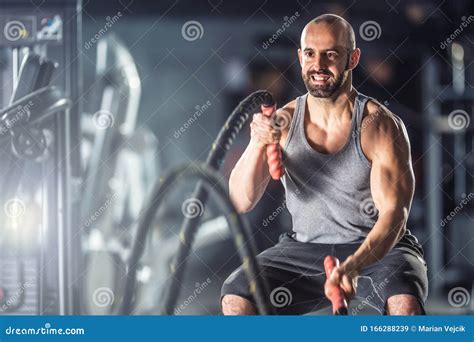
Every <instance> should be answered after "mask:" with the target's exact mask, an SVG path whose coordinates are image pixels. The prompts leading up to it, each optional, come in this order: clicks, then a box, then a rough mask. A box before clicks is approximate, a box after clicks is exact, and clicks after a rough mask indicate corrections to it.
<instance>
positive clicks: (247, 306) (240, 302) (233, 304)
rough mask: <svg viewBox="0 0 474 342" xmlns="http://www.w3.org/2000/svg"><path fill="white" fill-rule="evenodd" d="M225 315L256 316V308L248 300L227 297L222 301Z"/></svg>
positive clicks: (233, 296)
mask: <svg viewBox="0 0 474 342" xmlns="http://www.w3.org/2000/svg"><path fill="white" fill-rule="evenodd" d="M221 306H222V313H223V314H224V315H256V314H257V310H256V309H255V306H254V305H253V304H252V302H250V301H249V300H248V299H245V298H243V297H240V296H236V295H230V294H229V295H225V296H224V297H223V298H222V301H221Z"/></svg>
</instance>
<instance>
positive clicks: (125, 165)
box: [81, 34, 159, 314]
mask: <svg viewBox="0 0 474 342" xmlns="http://www.w3.org/2000/svg"><path fill="white" fill-rule="evenodd" d="M93 94H97V96H96V97H93V98H92V99H91V101H90V103H91V104H92V108H89V109H92V112H94V114H89V113H84V114H83V115H82V118H81V119H82V121H81V124H82V147H83V153H82V157H83V161H84V165H85V174H84V182H83V184H82V204H83V205H82V213H81V217H82V218H81V223H82V225H83V226H82V230H83V232H84V236H83V242H84V244H83V252H84V254H83V255H84V268H85V269H84V274H85V277H84V281H82V284H83V286H82V289H83V294H84V296H83V297H84V301H83V303H82V304H83V306H82V311H83V312H86V313H90V314H111V313H112V312H114V309H115V306H114V304H111V305H106V306H103V305H100V303H99V305H97V301H95V302H94V298H95V297H96V296H95V295H94V293H95V291H96V290H97V289H100V288H107V289H109V291H111V292H112V293H114V295H115V296H116V297H117V298H118V297H120V296H121V295H122V292H123V286H121V285H122V282H121V280H122V279H123V277H124V276H125V271H126V260H127V259H128V258H129V256H130V252H131V245H132V244H133V236H134V235H135V233H136V228H137V227H136V222H137V221H138V217H139V214H140V209H141V207H142V206H143V203H144V201H145V199H146V198H147V197H148V195H149V193H150V190H151V189H152V186H153V184H154V182H155V180H156V179H158V178H159V161H158V160H157V157H156V155H157V150H158V140H157V139H156V137H155V135H154V134H153V133H152V132H151V131H150V130H149V129H148V128H147V127H140V128H137V127H136V122H137V117H138V113H139V102H140V97H141V81H140V77H139V74H138V71H137V67H136V64H135V61H134V59H133V57H132V55H131V53H130V51H129V50H128V49H127V47H126V46H125V44H124V43H123V42H122V41H121V40H120V39H119V38H118V37H117V36H116V35H114V34H107V35H106V36H104V37H102V38H101V39H100V40H98V42H97V54H96V71H95V79H94V92H93Z"/></svg>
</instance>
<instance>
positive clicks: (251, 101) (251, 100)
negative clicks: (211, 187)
mask: <svg viewBox="0 0 474 342" xmlns="http://www.w3.org/2000/svg"><path fill="white" fill-rule="evenodd" d="M274 104H275V100H274V99H273V96H272V95H271V93H269V92H268V91H265V90H258V91H256V92H254V93H252V94H250V95H249V96H247V97H246V98H245V99H244V100H242V101H241V102H240V103H239V104H238V105H237V107H236V108H235V109H234V110H233V111H232V113H231V114H230V116H229V118H228V119H227V120H226V122H225V124H224V127H222V128H221V130H220V132H219V134H218V135H217V138H216V140H215V141H214V143H213V144H212V149H211V151H210V152H209V155H208V156H207V159H206V163H205V165H206V166H207V167H209V168H211V169H213V170H218V169H219V167H220V165H221V164H222V162H223V160H224V158H225V153H226V152H227V151H228V150H229V149H230V147H231V145H232V142H233V141H234V139H235V137H236V135H237V134H238V133H239V132H240V130H241V129H242V127H243V125H244V124H245V123H246V122H247V121H248V119H249V115H250V113H254V112H256V111H257V110H259V109H260V108H261V106H262V105H264V106H266V107H273V105H274ZM192 198H196V199H198V200H199V201H201V203H202V204H203V205H205V204H206V202H207V199H208V195H207V192H206V190H205V189H204V187H203V186H202V183H201V182H199V183H198V184H197V185H196V187H195V189H194V192H193V195H192ZM199 220H200V216H197V217H187V218H185V220H184V222H183V224H182V226H181V229H180V232H181V235H182V236H183V239H182V241H185V243H181V244H180V246H179V249H178V252H177V254H176V257H175V260H174V261H173V264H174V265H178V267H177V268H176V271H175V273H174V277H171V280H170V283H169V286H167V287H166V288H167V289H168V292H167V294H166V295H165V297H164V298H165V312H166V313H167V314H168V315H171V314H172V313H173V309H174V307H175V303H176V298H177V296H178V292H179V288H180V284H181V282H182V278H183V269H184V267H185V264H186V260H187V258H188V256H189V251H190V248H189V247H190V246H191V245H192V244H193V242H194V238H195V234H196V227H197V225H198V224H199ZM181 235H180V236H181Z"/></svg>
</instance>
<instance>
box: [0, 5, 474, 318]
mask: <svg viewBox="0 0 474 342" xmlns="http://www.w3.org/2000/svg"><path fill="white" fill-rule="evenodd" d="M473 9H474V5H473V3H472V1H468V0H460V1H450V2H448V1H442V0H439V1H438V0H426V1H425V0H424V1H400V0H385V1H375V0H374V1H356V0H353V1H314V0H313V1H312V0H297V1H287V2H281V1H278V2H277V1H269V0H257V1H248V0H241V1H238V2H231V1H223V0H208V1H200V2H196V1H194V2H193V1H190V0H176V1H159V2H152V1H145V0H118V1H115V0H106V1H92V0H84V1H82V2H80V1H79V2H78V1H74V0H68V1H66V0H41V1H39V0H38V1H37V0H31V1H23V0H16V1H4V0H2V1H0V28H2V30H1V31H0V85H1V90H2V91H1V95H0V108H2V109H1V122H0V140H1V142H2V144H1V145H0V146H1V154H2V155H1V158H0V181H1V183H0V186H1V189H2V191H1V193H0V201H1V203H0V204H1V206H2V210H1V212H0V217H1V221H0V222H1V226H0V246H1V247H0V314H25V315H38V314H117V313H118V312H119V307H120V305H121V302H122V300H123V297H124V295H129V294H125V293H124V286H125V279H126V271H127V264H128V262H129V260H130V254H131V250H132V246H133V243H134V239H135V236H136V232H137V222H138V220H139V218H140V213H141V212H142V209H143V208H144V206H145V205H146V204H147V198H148V196H150V192H151V190H152V188H153V185H154V184H155V182H159V181H160V180H163V177H165V175H166V174H167V173H168V172H169V171H170V170H171V169H173V168H174V167H176V166H178V165H183V164H189V163H191V164H199V163H202V162H204V160H205V158H206V156H207V155H208V153H209V152H210V150H211V146H212V143H213V141H214V139H215V138H216V136H217V133H218V132H219V130H220V128H221V127H222V126H223V125H224V122H225V120H226V119H227V118H228V116H229V114H230V113H231V111H232V109H233V108H234V107H235V106H236V105H237V104H238V103H239V102H240V101H241V100H242V99H243V98H245V97H246V96H247V95H248V94H250V93H251V92H253V91H255V90H258V89H266V90H269V91H271V92H272V93H273V95H274V96H275V98H276V100H277V102H278V104H279V105H280V106H281V105H284V104H285V103H286V102H288V101H290V100H292V99H294V98H295V97H297V96H300V95H302V94H304V93H305V92H306V90H305V87H304V84H303V82H302V80H301V77H300V68H299V63H298V60H297V48H298V46H299V36H300V33H301V30H302V29H303V27H304V25H305V24H306V23H307V22H308V21H309V20H311V19H312V18H314V17H316V16H318V15H320V14H323V13H334V14H338V15H341V16H343V17H344V18H345V19H347V20H348V21H349V22H350V23H351V24H352V25H353V27H354V30H355V32H356V42H357V45H358V47H359V48H361V50H362V57H361V62H360V64H359V66H358V67H357V69H356V70H355V71H354V86H355V88H356V89H357V90H358V91H360V92H362V93H364V94H367V95H369V96H372V97H374V98H376V99H378V100H379V101H380V102H381V103H383V104H385V105H386V106H387V107H388V108H389V109H390V110H391V111H392V112H394V113H396V114H398V115H399V116H400V117H401V118H402V119H403V120H404V122H405V124H406V126H407V128H408V133H409V136H410V141H411V146H412V159H413V165H414V169H415V176H416V193H415V198H414V201H413V206H412V210H411V215H410V219H409V224H408V226H409V229H410V230H412V232H413V233H414V234H415V235H416V236H417V237H418V239H419V241H420V242H421V243H422V245H423V247H424V249H425V258H426V260H427V263H428V269H429V279H430V293H429V298H428V302H427V307H426V310H427V312H428V314H433V315H439V314H472V313H473V312H474V302H473V300H472V299H471V298H472V296H473V279H474V267H473V263H474V242H473V241H474V225H473V220H474V210H473V203H474V201H471V200H472V198H473V197H474V194H473V179H472V175H473V170H474V155H473V153H472V147H473V124H472V123H471V120H472V112H473V108H474V105H473V104H474V102H473V100H474V65H473V61H474V59H473V56H474V23H473V22H474V16H473V15H474V11H473ZM248 140H249V129H248V127H247V126H244V127H243V129H242V132H241V133H240V134H239V135H238V136H237V138H236V141H235V142H234V144H233V145H232V147H231V149H230V151H229V152H228V153H227V155H226V159H225V163H224V165H223V166H222V168H221V172H220V176H221V178H222V181H223V182H226V181H227V179H228V176H229V174H230V171H231V170H232V167H233V165H234V164H235V162H236V161H237V160H238V158H239V156H240V155H241V153H242V152H243V150H244V148H245V147H246V144H247V143H248ZM195 185H196V180H193V179H191V178H189V179H186V180H182V181H180V182H179V184H177V185H176V186H175V187H174V189H173V190H174V191H172V193H170V194H169V195H168V197H167V200H166V201H165V203H164V205H163V206H161V207H160V209H159V210H158V212H157V214H156V218H155V220H154V223H153V227H152V229H150V232H149V234H148V235H147V238H146V243H145V244H143V245H142V246H141V248H142V252H143V256H142V257H141V258H140V261H139V263H138V264H137V274H136V280H137V286H136V287H135V291H134V298H135V306H136V307H135V310H134V313H136V314H158V313H160V312H161V309H162V307H163V293H164V291H165V289H166V286H167V283H168V282H169V278H170V271H169V264H170V262H171V260H172V259H173V256H174V254H175V252H176V250H177V248H178V244H179V231H180V227H181V225H182V222H183V220H184V219H185V218H186V217H188V216H189V215H191V216H192V215H194V216H196V215H198V216H199V217H200V225H199V232H198V233H197V236H196V241H195V243H194V245H193V247H192V250H191V251H190V254H189V257H188V258H187V259H186V268H185V271H184V275H185V276H184V278H183V279H181V281H180V282H179V284H180V288H179V294H180V295H179V298H178V300H177V306H176V309H175V311H174V313H175V314H182V315H186V314H196V315H210V314H212V315H215V314H220V307H219V296H220V288H221V285H222V283H223V281H224V280H225V279H226V278H227V277H228V276H229V275H230V273H231V272H232V271H233V270H234V269H235V268H236V267H237V266H239V265H240V263H241V262H240V260H239V257H238V254H237V253H236V249H235V247H234V242H233V238H232V235H231V234H230V232H229V229H228V225H227V221H226V219H225V217H224V216H222V213H221V212H220V210H219V208H218V204H219V203H218V201H217V200H215V199H214V198H213V197H212V196H211V198H210V200H209V201H208V202H207V203H206V205H205V206H204V205H202V204H203V203H199V202H198V203H192V205H193V207H192V208H187V207H186V206H185V204H186V205H187V204H189V201H188V200H189V198H190V196H192V191H193V188H194V187H195ZM189 210H191V211H190V212H189ZM196 210H197V212H196ZM196 213H197V214H196ZM188 218H189V217H188ZM245 219H246V220H247V221H248V223H249V227H250V231H251V235H252V237H253V239H254V241H255V245H256V247H257V250H258V251H261V250H263V249H265V248H268V247H270V246H272V245H273V244H275V243H276V242H277V241H278V236H279V235H280V234H281V233H283V232H288V231H290V230H291V217H290V216H289V214H288V212H287V211H286V209H285V204H284V194H283V188H282V186H281V184H280V183H279V182H272V183H271V184H270V186H269V188H268V190H267V192H266V193H265V195H264V197H263V199H262V201H261V202H260V203H259V205H258V206H257V207H256V208H255V209H254V210H253V211H252V212H251V213H249V214H247V215H245ZM358 305H359V306H358ZM352 307H353V308H357V309H353V310H352V313H353V314H377V313H376V312H375V311H374V310H373V309H371V308H370V307H368V306H367V305H366V303H365V302H364V299H363V298H359V299H358V301H354V302H353V304H352ZM328 313H329V311H326V310H323V311H319V312H315V314H328Z"/></svg>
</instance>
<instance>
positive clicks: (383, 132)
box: [221, 14, 428, 315]
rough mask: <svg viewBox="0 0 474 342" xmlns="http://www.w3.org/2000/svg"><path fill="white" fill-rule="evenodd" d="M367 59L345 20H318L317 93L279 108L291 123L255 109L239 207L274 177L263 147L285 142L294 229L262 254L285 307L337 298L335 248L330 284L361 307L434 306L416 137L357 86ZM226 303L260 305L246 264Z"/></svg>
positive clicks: (234, 185) (314, 33) (312, 84)
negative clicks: (329, 258)
mask: <svg viewBox="0 0 474 342" xmlns="http://www.w3.org/2000/svg"><path fill="white" fill-rule="evenodd" d="M360 56H361V51H360V49H358V48H357V47H356V43H355V35H354V30H353V28H352V27H351V25H350V24H349V23H348V22H347V21H345V20H344V19H343V18H341V17H339V16H336V15H332V14H325V15H321V16H319V17H317V18H315V19H314V20H312V21H311V22H309V23H308V24H307V25H306V26H305V28H304V30H303V32H302V35H301V48H300V49H299V50H298V58H299V62H300V65H301V75H302V78H303V81H304V83H305V85H306V89H307V90H308V92H307V93H306V94H304V95H302V96H300V97H298V98H296V99H295V100H293V101H291V102H290V103H288V104H286V105H285V106H284V107H282V108H281V109H280V110H279V111H278V112H277V114H278V115H283V116H285V119H286V120H287V121H288V122H290V124H289V125H288V127H275V125H274V124H272V121H271V120H270V119H269V118H267V117H265V116H263V115H262V114H255V115H254V117H253V121H252V123H251V125H250V126H251V139H250V143H249V145H248V146H247V148H246V150H245V152H244V153H243V155H242V156H241V158H240V159H239V161H238V162H237V164H236V165H235V168H234V169H233V171H232V174H231V177H230V181H229V190H230V196H231V199H232V201H233V202H234V204H235V206H236V207H237V209H238V210H239V211H240V212H242V213H245V212H248V211H250V210H252V208H253V207H254V206H255V205H256V204H257V202H258V201H259V200H260V198H261V197H262V194H263V192H264V191H265V188H266V186H267V184H268V182H269V180H270V175H269V171H268V165H267V161H266V154H265V147H266V145H268V144H273V143H279V144H280V146H281V148H282V154H283V165H284V167H285V173H284V176H283V177H282V179H281V181H282V183H283V185H284V187H285V193H286V205H287V208H288V210H289V212H290V214H291V216H292V221H293V232H292V234H284V235H282V236H281V237H280V241H279V242H278V244H276V245H275V246H273V247H271V248H269V249H267V250H265V251H263V252H262V253H260V254H259V255H258V256H257V260H258V262H259V265H260V267H261V274H260V275H259V276H260V277H263V278H264V279H265V280H266V282H267V284H268V285H269V287H270V288H269V290H270V292H271V294H270V302H271V303H272V304H273V305H274V306H275V309H276V311H277V312H278V313H280V314H305V313H308V312H312V311H316V310H318V309H320V308H322V307H325V306H327V305H329V302H328V300H327V299H326V297H325V292H324V288H325V285H326V287H327V288H329V286H328V283H326V276H325V274H324V268H323V260H324V257H325V256H326V255H333V256H336V257H337V258H339V260H341V264H340V266H339V267H337V268H336V269H335V270H334V271H333V272H332V274H331V276H330V279H329V280H328V282H330V283H331V284H333V285H338V286H340V287H341V288H342V289H343V291H344V293H345V295H346V297H347V298H352V297H353V296H354V295H355V296H357V297H358V298H360V299H361V300H362V303H361V304H360V305H359V306H357V307H355V308H353V309H352V313H357V312H358V311H360V310H361V309H363V307H366V306H371V307H373V308H375V309H376V310H378V311H379V312H380V313H382V314H389V315H417V314H424V313H425V311H424V308H423V303H424V301H425V300H426V297H427V292H428V279H427V269H426V263H425V261H424V259H423V249H422V247H421V245H420V244H419V243H418V240H417V239H416V237H414V236H413V235H412V234H411V233H410V231H409V230H408V229H407V228H406V223H407V218H408V214H409V212H410V206H411V202H412V197H413V192H414V187H415V184H414V175H413V169H412V163H411V155H410V144H409V141H408V136H407V133H406V129H405V126H404V124H403V122H402V121H401V120H400V118H399V117H398V116H396V115H395V114H394V113H391V112H390V111H389V110H388V109H387V108H386V107H384V106H383V105H381V104H380V103H379V102H377V101H376V100H374V99H373V98H370V97H367V96H365V95H363V94H361V93H359V92H358V91H357V90H356V89H354V87H353V86H352V70H353V69H354V68H356V66H357V64H358V62H359V59H360ZM221 305H222V311H223V313H224V314H225V315H251V314H255V313H256V306H255V301H254V298H253V297H252V294H251V292H250V290H249V284H248V282H247V279H246V276H245V274H244V272H243V270H242V267H239V268H238V269H237V270H235V271H234V272H233V273H232V274H231V275H230V276H229V278H228V279H227V280H226V281H225V282H224V285H223V287H222V296H221Z"/></svg>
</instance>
